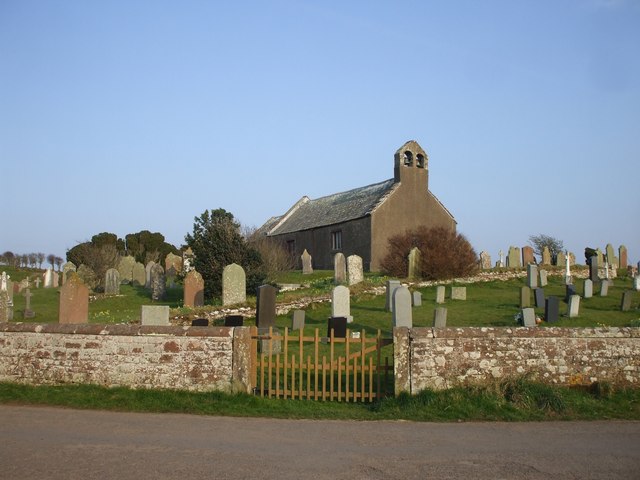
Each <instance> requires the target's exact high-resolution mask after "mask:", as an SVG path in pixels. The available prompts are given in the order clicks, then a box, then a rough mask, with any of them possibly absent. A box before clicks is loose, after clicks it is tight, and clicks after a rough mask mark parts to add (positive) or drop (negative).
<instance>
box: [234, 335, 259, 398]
mask: <svg viewBox="0 0 640 480" xmlns="http://www.w3.org/2000/svg"><path fill="white" fill-rule="evenodd" d="M254 328H255V327H233V356H232V364H231V371H232V373H231V390H232V391H233V392H245V393H251V391H252V389H253V387H254V385H253V382H254V379H255V363H256V352H255V348H253V343H254V341H253V339H252V338H251V333H252V329H254Z"/></svg>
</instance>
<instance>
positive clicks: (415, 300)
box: [411, 292, 422, 307]
mask: <svg viewBox="0 0 640 480" xmlns="http://www.w3.org/2000/svg"><path fill="white" fill-rule="evenodd" d="M411 303H412V304H413V306H414V307H421V306H422V293H420V292H412V293H411Z"/></svg>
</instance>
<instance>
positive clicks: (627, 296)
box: [620, 290, 633, 312]
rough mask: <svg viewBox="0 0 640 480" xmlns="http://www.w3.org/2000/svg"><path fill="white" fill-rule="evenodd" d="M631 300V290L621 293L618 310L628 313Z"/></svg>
mask: <svg viewBox="0 0 640 480" xmlns="http://www.w3.org/2000/svg"><path fill="white" fill-rule="evenodd" d="M632 299H633V290H625V291H624V292H623V293H622V301H621V302H620V310H621V311H623V312H628V311H629V310H631V301H632Z"/></svg>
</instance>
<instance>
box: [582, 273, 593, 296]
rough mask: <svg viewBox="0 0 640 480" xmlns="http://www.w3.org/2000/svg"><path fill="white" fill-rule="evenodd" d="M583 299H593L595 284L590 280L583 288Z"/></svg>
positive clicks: (585, 282)
mask: <svg viewBox="0 0 640 480" xmlns="http://www.w3.org/2000/svg"><path fill="white" fill-rule="evenodd" d="M582 291H583V295H582V296H583V297H584V298H591V297H593V282H592V281H591V279H590V278H587V279H586V280H585V281H584V287H583V290H582Z"/></svg>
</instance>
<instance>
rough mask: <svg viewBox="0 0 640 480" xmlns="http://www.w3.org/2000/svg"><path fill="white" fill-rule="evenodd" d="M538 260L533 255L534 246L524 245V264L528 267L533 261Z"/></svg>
mask: <svg viewBox="0 0 640 480" xmlns="http://www.w3.org/2000/svg"><path fill="white" fill-rule="evenodd" d="M535 262H536V260H535V258H534V256H533V248H531V247H530V246H529V245H525V246H524V247H522V266H524V267H526V266H527V265H529V264H531V263H535Z"/></svg>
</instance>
